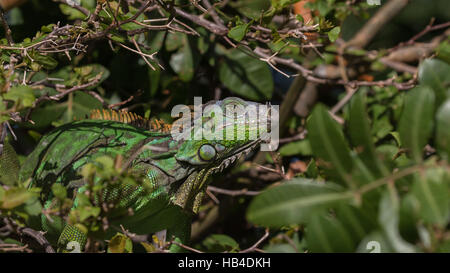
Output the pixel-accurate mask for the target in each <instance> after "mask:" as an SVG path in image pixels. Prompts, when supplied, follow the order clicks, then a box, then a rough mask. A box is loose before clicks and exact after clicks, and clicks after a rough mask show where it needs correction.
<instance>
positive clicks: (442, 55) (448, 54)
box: [436, 41, 450, 64]
mask: <svg viewBox="0 0 450 273" xmlns="http://www.w3.org/2000/svg"><path fill="white" fill-rule="evenodd" d="M436 54H437V57H438V58H439V59H441V60H443V61H445V62H446V63H447V64H450V41H444V42H442V43H441V44H440V45H439V46H438V47H437V48H436Z"/></svg>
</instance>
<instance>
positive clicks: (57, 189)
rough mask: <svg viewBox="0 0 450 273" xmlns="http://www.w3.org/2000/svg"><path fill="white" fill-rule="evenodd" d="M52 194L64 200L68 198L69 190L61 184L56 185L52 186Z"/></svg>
mask: <svg viewBox="0 0 450 273" xmlns="http://www.w3.org/2000/svg"><path fill="white" fill-rule="evenodd" d="M52 192H53V194H54V195H55V197H56V198H58V199H61V200H62V199H64V198H66V196H67V190H66V188H65V187H64V185H62V184H60V183H55V184H53V185H52Z"/></svg>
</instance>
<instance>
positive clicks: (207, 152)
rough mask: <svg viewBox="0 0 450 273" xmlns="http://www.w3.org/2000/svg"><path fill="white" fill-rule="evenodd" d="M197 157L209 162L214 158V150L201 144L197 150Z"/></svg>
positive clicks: (207, 145)
mask: <svg viewBox="0 0 450 273" xmlns="http://www.w3.org/2000/svg"><path fill="white" fill-rule="evenodd" d="M198 156H199V157H200V159H202V160H204V161H210V160H212V159H214V157H216V149H214V147H213V146H211V145H209V144H203V145H202V146H201V147H200V149H199V150H198Z"/></svg>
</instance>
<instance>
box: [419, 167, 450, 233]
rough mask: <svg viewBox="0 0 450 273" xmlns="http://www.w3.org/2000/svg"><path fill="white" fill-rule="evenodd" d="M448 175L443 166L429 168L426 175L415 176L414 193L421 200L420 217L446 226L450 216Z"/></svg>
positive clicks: (426, 221)
mask: <svg viewBox="0 0 450 273" xmlns="http://www.w3.org/2000/svg"><path fill="white" fill-rule="evenodd" d="M446 182H448V176H447V173H446V171H445V170H443V169H441V168H429V169H427V170H426V173H425V176H424V177H419V176H418V175H416V176H415V180H414V184H413V187H412V193H413V195H414V196H415V197H416V198H417V200H418V201H419V204H420V205H419V211H420V218H421V219H422V220H423V221H424V222H425V223H429V224H436V225H439V226H441V227H445V226H446V225H447V223H448V222H449V219H450V218H449V217H450V192H449V188H448V185H447V183H446Z"/></svg>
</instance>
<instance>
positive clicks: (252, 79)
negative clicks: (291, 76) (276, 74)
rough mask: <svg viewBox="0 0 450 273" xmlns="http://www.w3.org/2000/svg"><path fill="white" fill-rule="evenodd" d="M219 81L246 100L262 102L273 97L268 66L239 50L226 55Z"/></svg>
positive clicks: (271, 80)
mask: <svg viewBox="0 0 450 273" xmlns="http://www.w3.org/2000/svg"><path fill="white" fill-rule="evenodd" d="M219 79H220V81H221V82H222V83H223V84H224V85H225V86H226V87H227V88H228V89H230V90H231V91H232V92H234V93H236V94H238V95H240V96H242V97H244V98H247V99H251V100H255V101H261V100H266V99H270V98H271V97H272V92H273V87H274V84H273V79H272V73H271V72H270V70H269V68H268V66H267V64H265V63H264V62H262V61H260V60H258V59H257V58H254V57H251V56H248V55H247V54H245V53H244V52H242V51H240V50H238V49H233V50H230V51H229V52H228V53H227V54H226V57H225V59H224V61H223V62H222V63H221V64H220V66H219Z"/></svg>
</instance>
